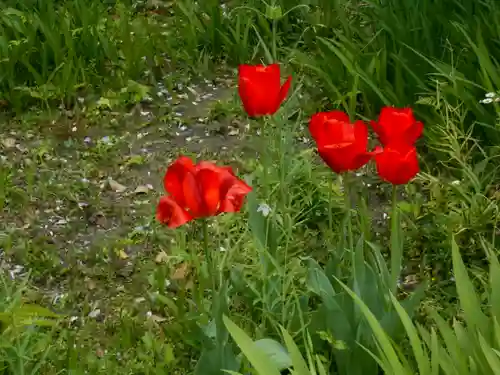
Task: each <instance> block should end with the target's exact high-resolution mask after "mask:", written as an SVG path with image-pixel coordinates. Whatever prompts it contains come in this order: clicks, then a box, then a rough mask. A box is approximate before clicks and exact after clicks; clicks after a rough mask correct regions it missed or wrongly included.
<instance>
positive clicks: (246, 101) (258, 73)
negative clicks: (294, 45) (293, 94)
mask: <svg viewBox="0 0 500 375" xmlns="http://www.w3.org/2000/svg"><path fill="white" fill-rule="evenodd" d="M291 81H292V77H291V76H290V77H288V79H287V80H286V82H285V83H284V84H283V86H282V85H281V75H280V66H279V65H278V64H272V65H269V66H263V65H240V67H239V78H238V93H239V95H240V98H241V101H242V103H243V107H244V108H245V111H246V112H247V114H248V115H249V116H250V117H258V116H265V115H272V114H274V113H276V111H277V110H278V108H279V107H280V105H281V103H282V102H283V100H285V98H286V96H287V94H288V91H289V90H290V85H291Z"/></svg>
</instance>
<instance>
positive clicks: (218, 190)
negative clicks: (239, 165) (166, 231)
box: [156, 156, 252, 228]
mask: <svg viewBox="0 0 500 375" xmlns="http://www.w3.org/2000/svg"><path fill="white" fill-rule="evenodd" d="M163 182H164V186H165V190H166V191H167V193H169V195H168V196H164V197H162V198H161V199H160V202H159V204H158V207H157V210H156V218H157V219H158V220H159V221H160V222H161V223H163V224H168V226H169V227H171V228H176V227H178V226H181V225H183V224H185V223H187V222H188V221H191V220H193V219H196V218H201V217H209V216H215V215H218V214H220V213H222V212H239V211H240V210H241V207H242V205H243V200H244V198H245V196H246V195H247V194H248V193H249V192H250V191H251V190H252V188H251V187H250V186H248V185H247V184H246V183H245V182H244V181H242V180H240V179H239V178H238V177H236V176H235V175H234V173H233V171H232V169H231V167H219V166H217V165H215V164H212V163H209V162H205V161H202V162H200V163H198V164H196V165H195V164H194V163H193V161H192V160H191V159H190V158H188V157H185V156H181V157H180V158H178V159H177V160H176V161H175V162H174V163H172V164H171V165H170V167H168V169H167V173H166V174H165V177H164V181H163Z"/></svg>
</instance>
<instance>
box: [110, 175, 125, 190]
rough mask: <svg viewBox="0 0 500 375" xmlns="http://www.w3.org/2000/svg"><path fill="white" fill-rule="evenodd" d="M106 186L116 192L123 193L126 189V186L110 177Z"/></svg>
mask: <svg viewBox="0 0 500 375" xmlns="http://www.w3.org/2000/svg"><path fill="white" fill-rule="evenodd" d="M108 186H109V187H110V189H111V190H113V191H115V192H117V193H123V192H124V191H125V190H127V187H126V186H123V185H122V184H120V183H118V182H116V181H115V180H113V179H112V178H109V179H108Z"/></svg>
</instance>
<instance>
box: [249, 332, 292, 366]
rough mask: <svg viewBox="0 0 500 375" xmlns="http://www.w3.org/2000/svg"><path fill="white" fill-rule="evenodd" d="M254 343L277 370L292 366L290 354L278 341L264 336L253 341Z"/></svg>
mask: <svg viewBox="0 0 500 375" xmlns="http://www.w3.org/2000/svg"><path fill="white" fill-rule="evenodd" d="M255 345H256V346H257V347H258V348H260V349H261V350H262V352H263V353H265V354H266V355H267V356H268V357H269V359H270V360H271V361H272V362H273V363H274V364H275V366H276V368H277V369H278V370H279V371H283V370H286V369H288V368H290V367H292V359H291V358H290V355H289V354H288V352H287V351H286V349H285V348H284V347H283V346H282V345H281V344H280V343H279V342H277V341H275V340H272V339H268V338H265V339H260V340H257V341H255Z"/></svg>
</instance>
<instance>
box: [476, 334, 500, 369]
mask: <svg viewBox="0 0 500 375" xmlns="http://www.w3.org/2000/svg"><path fill="white" fill-rule="evenodd" d="M479 344H480V346H481V349H482V351H483V354H484V356H485V357H486V360H487V361H488V364H489V365H490V366H489V367H490V370H491V371H492V372H493V374H495V375H500V359H499V358H498V355H497V354H496V353H495V352H494V351H493V349H492V348H491V346H490V345H489V344H488V343H487V342H486V340H485V339H484V337H483V336H482V335H481V334H479Z"/></svg>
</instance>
